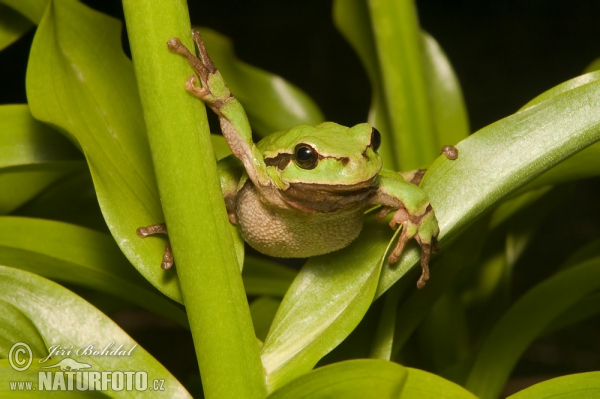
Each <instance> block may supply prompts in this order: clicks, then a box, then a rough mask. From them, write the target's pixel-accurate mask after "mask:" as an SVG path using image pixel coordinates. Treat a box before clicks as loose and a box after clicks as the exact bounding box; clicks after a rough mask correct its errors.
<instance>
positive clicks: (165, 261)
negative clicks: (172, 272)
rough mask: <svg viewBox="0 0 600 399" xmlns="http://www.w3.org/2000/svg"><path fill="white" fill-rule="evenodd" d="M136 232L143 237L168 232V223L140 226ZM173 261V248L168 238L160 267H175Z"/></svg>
mask: <svg viewBox="0 0 600 399" xmlns="http://www.w3.org/2000/svg"><path fill="white" fill-rule="evenodd" d="M135 232H136V234H137V235H138V236H140V237H142V238H145V237H148V236H151V235H154V234H167V225H166V224H165V223H159V224H153V225H151V226H146V227H140V228H138V229H137V230H136V231H135ZM173 263H174V260H173V250H172V249H171V243H170V242H169V241H168V240H167V244H166V245H165V252H164V253H163V258H162V262H161V264H160V267H162V268H163V269H165V270H167V269H170V268H171V267H173Z"/></svg>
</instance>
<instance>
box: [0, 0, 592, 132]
mask: <svg viewBox="0 0 600 399" xmlns="http://www.w3.org/2000/svg"><path fill="white" fill-rule="evenodd" d="M83 2H84V3H86V4H88V5H90V6H92V7H93V8H95V9H97V10H101V11H103V12H106V13H108V14H110V15H113V16H115V17H116V18H119V19H121V20H122V19H123V11H122V8H121V3H120V2H119V1H116V0H115V1H106V0H85V1H83ZM189 7H190V13H191V17H192V23H193V24H196V25H204V26H209V27H211V28H214V29H216V30H218V31H220V32H221V33H224V34H226V35H228V36H229V37H231V38H232V39H233V42H234V43H235V49H236V52H237V54H238V56H239V57H240V58H241V59H243V60H244V61H247V62H249V63H251V64H254V65H256V66H259V67H262V68H264V69H266V70H268V71H271V72H274V73H277V74H280V75H282V76H283V77H285V78H286V79H288V80H290V81H291V82H293V83H295V84H296V85H297V86H299V87H300V88H302V89H304V90H305V91H306V92H307V93H308V94H309V95H310V96H311V97H313V98H314V99H315V100H316V102H317V103H318V104H319V106H320V107H321V109H322V110H323V111H324V112H325V115H326V117H327V119H329V120H332V121H335V122H338V123H341V124H345V125H351V124H355V123H359V122H362V121H364V119H366V114H367V109H368V106H369V99H370V88H369V84H368V81H367V77H366V74H365V73H364V71H363V69H362V66H361V64H360V62H359V60H358V58H357V57H356V56H355V54H354V52H353V50H352V49H351V48H350V46H349V45H348V44H347V43H346V42H345V41H344V39H343V38H342V37H341V35H340V34H339V33H338V32H337V30H336V29H335V27H334V26H333V23H332V21H331V1H324V0H302V1H299V0H296V1H285V2H282V1H277V0H244V1H242V0H236V1H233V0H229V1H227V0H219V1H204V0H195V1H194V0H191V1H189ZM417 7H418V10H419V17H420V21H421V25H422V26H423V28H424V29H425V30H427V31H429V32H430V33H431V34H432V35H433V36H434V37H435V38H436V39H437V40H438V42H439V43H440V44H441V46H442V48H443V49H444V50H445V52H446V53H447V55H448V57H449V59H450V61H451V62H452V64H453V66H454V68H455V71H456V73H457V75H458V78H459V80H460V82H461V84H462V87H463V90H464V96H465V99H466V103H467V109H468V111H469V118H470V121H471V126H472V129H473V131H475V130H477V129H479V128H481V127H483V126H485V125H487V124H490V123H491V122H494V121H496V120H498V119H500V118H502V117H504V116H507V115H509V114H511V113H513V112H514V111H515V110H517V109H518V108H519V107H520V106H521V105H523V104H525V103H526V102H527V101H528V100H530V99H531V98H533V97H534V96H536V95H537V94H539V93H541V92H543V91H545V90H547V89H549V88H551V87H553V86H555V85H557V84H559V83H561V82H563V81H565V80H567V79H570V78H572V77H575V76H577V75H579V74H581V72H582V70H583V69H584V68H585V67H586V66H587V65H588V64H589V63H590V62H591V61H592V60H594V59H595V58H596V57H599V56H600V44H599V40H598V39H599V38H600V2H598V1H596V0H577V1H572V0H528V1H498V0H496V1H487V2H482V1H475V0H471V1H467V0H463V1H447V0H444V1H441V0H428V1H425V0H422V1H417ZM32 38H33V32H30V33H29V34H27V35H25V37H23V38H22V39H21V40H19V41H18V42H17V43H15V44H13V45H12V46H10V47H9V48H7V49H6V50H4V51H3V52H1V53H0V68H1V69H0V87H1V89H0V103H19V102H25V101H26V97H25V91H24V77H25V66H26V61H27V53H28V50H29V47H30V45H31V40H32Z"/></svg>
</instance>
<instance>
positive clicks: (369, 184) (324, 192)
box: [281, 176, 377, 213]
mask: <svg viewBox="0 0 600 399" xmlns="http://www.w3.org/2000/svg"><path fill="white" fill-rule="evenodd" d="M376 179H377V176H374V177H373V178H371V179H369V180H367V181H364V182H360V183H356V184H319V183H290V186H289V187H288V188H287V189H286V190H284V191H282V192H281V195H282V197H283V199H284V200H285V202H287V203H288V204H289V205H290V206H292V207H294V208H296V209H299V210H301V211H304V212H309V213H326V212H335V211H339V210H343V209H348V208H351V207H354V206H359V207H362V206H363V204H364V202H365V201H366V199H367V198H369V197H370V196H371V195H372V194H373V193H374V192H375V191H377V180H376Z"/></svg>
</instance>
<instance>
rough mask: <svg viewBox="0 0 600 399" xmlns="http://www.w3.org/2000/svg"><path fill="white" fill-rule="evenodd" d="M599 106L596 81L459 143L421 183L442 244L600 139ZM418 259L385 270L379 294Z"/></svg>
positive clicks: (414, 254) (410, 254)
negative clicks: (456, 153) (455, 155)
mask: <svg viewBox="0 0 600 399" xmlns="http://www.w3.org/2000/svg"><path fill="white" fill-rule="evenodd" d="M598 107H600V81H594V82H592V83H589V84H586V85H583V86H580V87H577V88H576V89H573V90H570V91H568V92H565V93H562V94H560V95H558V96H556V97H554V98H552V99H549V100H547V101H544V102H542V103H539V104H537V105H536V106H533V107H529V108H527V109H525V110H523V111H520V112H518V113H516V114H514V115H511V116H509V117H507V118H504V119H502V120H500V121H498V122H496V123H493V124H491V125H489V126H487V127H485V128H483V129H481V130H480V131H478V132H477V133H475V134H473V135H471V136H469V137H468V138H466V139H465V140H463V141H461V142H460V143H459V144H458V145H457V146H456V147H457V149H458V150H459V156H458V158H457V159H456V160H449V159H446V157H444V156H441V157H439V158H438V159H437V160H436V161H435V162H434V163H433V165H432V166H431V168H430V169H429V170H428V171H427V173H426V174H425V177H424V178H423V182H422V183H421V187H422V188H423V189H424V190H425V191H427V193H428V194H429V198H430V200H431V204H432V206H433V209H435V213H436V216H437V218H438V220H439V222H440V236H439V237H438V239H439V241H440V244H441V245H442V247H443V245H444V242H446V241H447V240H448V239H450V238H452V237H454V236H456V235H457V234H458V233H459V232H461V231H462V230H463V229H464V228H465V227H466V226H467V225H469V224H470V223H472V222H473V221H474V220H475V219H476V218H477V217H478V216H480V215H481V214H483V213H484V212H486V211H488V210H489V209H490V208H491V207H493V206H494V205H496V204H498V203H499V202H500V201H502V200H503V199H504V198H506V197H507V196H508V195H510V194H511V193H513V192H514V191H515V190H517V189H519V188H520V187H522V186H523V185H525V184H526V183H528V182H530V181H532V180H533V179H534V178H535V177H537V176H539V175H540V174H541V173H543V172H544V171H546V170H548V169H550V168H551V167H553V166H555V165H557V164H558V163H560V162H561V161H563V160H565V159H567V158H569V157H570V156H572V155H573V154H575V153H577V152H578V151H581V150H582V149H584V148H586V147H587V146H590V145H592V144H594V143H595V142H597V141H598V140H600V115H599V114H598V113H597V112H595V110H596V109H597V108H598ZM418 259H419V251H417V250H416V248H413V249H412V250H410V249H408V250H407V251H405V254H404V255H403V256H402V258H401V259H400V262H399V263H398V265H397V266H396V267H395V268H394V269H390V268H386V269H384V271H383V273H382V276H381V284H380V287H379V289H378V292H377V296H379V295H381V293H383V292H385V291H386V290H387V289H388V288H389V287H390V286H391V285H392V284H393V283H394V282H395V281H396V280H397V279H398V278H399V277H400V276H401V275H404V273H405V270H406V269H407V268H410V267H412V266H413V265H415V264H416V263H417V260H418ZM432 278H434V276H432Z"/></svg>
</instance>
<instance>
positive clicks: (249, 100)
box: [200, 28, 325, 137]
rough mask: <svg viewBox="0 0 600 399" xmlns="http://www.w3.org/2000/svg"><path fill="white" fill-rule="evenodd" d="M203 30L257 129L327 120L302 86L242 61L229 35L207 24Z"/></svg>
mask: <svg viewBox="0 0 600 399" xmlns="http://www.w3.org/2000/svg"><path fill="white" fill-rule="evenodd" d="M200 31H201V33H202V38H203V39H204V41H205V44H206V48H207V50H208V53H209V54H210V57H211V59H212V60H213V62H214V63H215V66H216V67H217V68H218V69H219V72H221V74H222V75H223V77H224V78H225V81H226V82H227V86H229V89H230V90H231V92H232V93H233V95H234V96H235V97H236V98H237V99H238V100H239V101H240V102H241V103H242V105H243V106H244V110H245V111H246V114H247V115H248V119H249V120H250V124H251V125H252V129H253V131H254V133H256V134H258V135H259V136H261V137H264V136H266V135H268V134H271V133H275V132H278V131H281V130H287V129H290V128H292V127H294V126H296V125H303V124H307V125H316V124H319V123H321V122H324V121H325V119H324V117H323V114H322V113H321V111H320V110H319V108H318V106H317V105H316V104H315V103H314V102H313V101H312V100H311V99H310V97H308V95H307V94H306V93H304V92H303V91H302V90H300V89H299V88H297V87H296V86H294V85H293V84H291V83H289V82H287V81H286V80H284V79H283V78H281V77H280V76H277V75H274V74H272V73H269V72H266V71H263V70H262V69H259V68H257V67H254V66H252V65H249V64H247V63H245V62H243V61H240V60H239V59H238V58H237V57H236V56H235V53H234V52H233V45H232V44H231V41H230V40H229V39H228V38H227V37H226V36H223V35H221V34H219V33H217V32H215V31H214V30H212V29H208V28H201V29H200Z"/></svg>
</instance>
